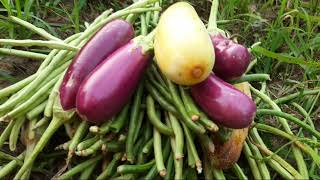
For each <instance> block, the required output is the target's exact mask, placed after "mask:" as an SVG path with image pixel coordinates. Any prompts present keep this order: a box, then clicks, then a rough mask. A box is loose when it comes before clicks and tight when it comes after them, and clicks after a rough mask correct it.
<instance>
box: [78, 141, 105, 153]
mask: <svg viewBox="0 0 320 180" xmlns="http://www.w3.org/2000/svg"><path fill="white" fill-rule="evenodd" d="M105 142H106V140H105V139H100V140H98V141H97V142H95V143H94V144H93V145H92V146H90V147H89V148H88V149H84V150H81V151H76V152H75V153H76V155H78V156H90V155H92V154H94V153H95V152H97V151H98V150H99V149H101V147H102V145H103V144H104V143H105Z"/></svg>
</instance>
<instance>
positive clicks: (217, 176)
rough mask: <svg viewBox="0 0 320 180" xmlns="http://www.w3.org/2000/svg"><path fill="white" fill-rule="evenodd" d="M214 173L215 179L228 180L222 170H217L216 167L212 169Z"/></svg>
mask: <svg viewBox="0 0 320 180" xmlns="http://www.w3.org/2000/svg"><path fill="white" fill-rule="evenodd" d="M212 173H213V177H215V179H219V180H226V177H225V176H224V174H223V171H222V170H221V169H216V168H215V167H212Z"/></svg>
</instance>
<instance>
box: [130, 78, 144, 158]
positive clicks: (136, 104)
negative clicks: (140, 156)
mask: <svg viewBox="0 0 320 180" xmlns="http://www.w3.org/2000/svg"><path fill="white" fill-rule="evenodd" d="M142 95H143V83H140V85H139V87H138V90H137V91H136V94H135V96H134V99H133V105H132V109H131V115H130V121H129V122H130V123H129V131H128V139H127V142H126V154H127V160H128V161H129V162H131V163H133V162H134V161H135V157H134V155H133V146H134V143H135V142H134V134H135V131H137V130H138V129H136V125H137V122H138V120H139V114H140V106H141V100H142Z"/></svg>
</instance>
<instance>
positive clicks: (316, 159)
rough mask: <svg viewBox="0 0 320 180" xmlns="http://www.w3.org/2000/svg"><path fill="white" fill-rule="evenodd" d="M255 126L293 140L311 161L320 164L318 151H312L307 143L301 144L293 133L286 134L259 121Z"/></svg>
mask: <svg viewBox="0 0 320 180" xmlns="http://www.w3.org/2000/svg"><path fill="white" fill-rule="evenodd" d="M254 126H255V127H256V128H258V129H261V130H264V131H267V132H270V133H272V134H275V135H277V136H282V137H284V138H286V139H288V140H290V141H294V143H295V144H296V146H297V147H299V148H300V149H301V150H303V151H304V152H305V153H307V154H309V155H310V156H311V157H312V159H313V161H314V162H315V163H316V164H318V165H320V155H318V153H317V152H316V151H314V150H313V149H312V148H311V147H310V146H308V145H307V144H303V143H301V142H299V141H297V140H298V137H297V136H294V135H291V134H288V133H286V132H283V131H281V130H280V129H277V128H274V127H272V126H268V125H265V124H260V123H257V124H255V125H254Z"/></svg>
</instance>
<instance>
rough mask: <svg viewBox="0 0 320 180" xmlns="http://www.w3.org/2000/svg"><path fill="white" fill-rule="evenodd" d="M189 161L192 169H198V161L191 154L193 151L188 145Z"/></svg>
mask: <svg viewBox="0 0 320 180" xmlns="http://www.w3.org/2000/svg"><path fill="white" fill-rule="evenodd" d="M187 158H188V159H187V161H188V165H189V167H191V168H195V167H196V160H195V159H194V157H193V154H192V153H191V149H190V146H189V144H188V143H187Z"/></svg>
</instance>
